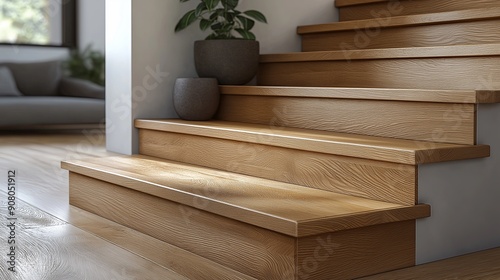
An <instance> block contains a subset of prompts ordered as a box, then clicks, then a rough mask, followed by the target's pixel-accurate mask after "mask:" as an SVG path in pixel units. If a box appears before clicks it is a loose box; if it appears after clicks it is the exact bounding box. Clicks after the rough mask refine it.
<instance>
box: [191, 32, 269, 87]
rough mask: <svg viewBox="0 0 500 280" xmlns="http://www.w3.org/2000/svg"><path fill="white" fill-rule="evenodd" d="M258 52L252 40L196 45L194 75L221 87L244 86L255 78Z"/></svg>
mask: <svg viewBox="0 0 500 280" xmlns="http://www.w3.org/2000/svg"><path fill="white" fill-rule="evenodd" d="M259 52H260V45H259V42H257V41H253V40H240V39H233V40H204V41H196V42H195V43H194V62H195V66H196V72H197V73H198V76H200V77H203V78H216V79H217V80H218V81H219V84H221V85H244V84H247V83H248V82H250V81H251V80H252V79H253V78H254V77H255V75H256V74H257V70H258V68H259Z"/></svg>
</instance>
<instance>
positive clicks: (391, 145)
mask: <svg viewBox="0 0 500 280" xmlns="http://www.w3.org/2000/svg"><path fill="white" fill-rule="evenodd" d="M135 124H136V127H137V128H143V129H152V130H159V131H168V132H173V133H181V134H191V135H197V136H205V137H213V138H219V139H226V140H234V141H244V142H249V143H254V144H263V145H270V146H277V147H283V148H289V149H297V150H305V151H311V152H319V153H326V154H334V155H340V156H347V157H356V158H364V159H372V160H380V161H389V162H396V163H404V164H412V165H416V164H421V163H432V162H443V161H452V160H461V159H471V158H481V157H488V156H489V154H490V148H489V146H487V145H459V144H446V143H433V142H424V141H413V140H402V139H395V138H386V137H377V136H366V135H357V134H348V133H339V132H329V131H319V130H310V129H299V128H288V127H270V126H266V125H259V124H250V123H236V122H227V121H207V122H191V121H183V120H177V119H175V120H136V122H135Z"/></svg>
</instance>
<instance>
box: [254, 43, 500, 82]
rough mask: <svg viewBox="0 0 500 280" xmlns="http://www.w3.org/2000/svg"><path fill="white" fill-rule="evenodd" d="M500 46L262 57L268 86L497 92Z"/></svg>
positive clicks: (263, 78) (261, 74)
mask: <svg viewBox="0 0 500 280" xmlns="http://www.w3.org/2000/svg"><path fill="white" fill-rule="evenodd" d="M497 76H500V44H484V45H464V46H442V47H422V48H392V49H374V50H348V51H321V52H302V53H285V54H268V55H262V56H261V65H260V69H259V75H258V83H259V85H263V86H316V87H317V86H320V87H329V86H330V87H362V88H367V87H368V88H403V89H414V88H423V89H448V90H450V89H451V90H461V89H465V90H494V89H496V88H495V87H497V86H498V85H497V81H496V80H494V79H493V77H497Z"/></svg>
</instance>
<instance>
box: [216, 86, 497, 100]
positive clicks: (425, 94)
mask: <svg viewBox="0 0 500 280" xmlns="http://www.w3.org/2000/svg"><path fill="white" fill-rule="evenodd" d="M220 92H221V94H223V95H234V96H242V95H243V96H267V97H309V98H327V99H354V100H358V99H360V100H380V101H411V102H431V103H454V104H461V103H470V104H478V103H500V91H493V90H490V91H487V90H483V91H475V90H429V89H394V88H340V87H279V86H274V87H266V86H220Z"/></svg>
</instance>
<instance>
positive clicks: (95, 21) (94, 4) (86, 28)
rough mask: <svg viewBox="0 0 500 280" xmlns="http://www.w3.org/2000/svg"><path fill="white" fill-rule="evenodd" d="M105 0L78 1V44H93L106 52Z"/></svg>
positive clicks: (81, 45) (81, 46) (94, 47)
mask: <svg viewBox="0 0 500 280" xmlns="http://www.w3.org/2000/svg"><path fill="white" fill-rule="evenodd" d="M105 2H106V1H105V0H80V1H78V46H79V48H80V49H83V48H85V47H86V46H87V45H88V44H92V48H93V49H95V50H99V51H102V52H104V47H105V42H106V38H105V30H106V29H105Z"/></svg>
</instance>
